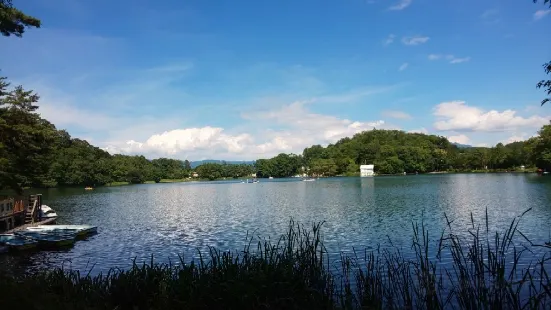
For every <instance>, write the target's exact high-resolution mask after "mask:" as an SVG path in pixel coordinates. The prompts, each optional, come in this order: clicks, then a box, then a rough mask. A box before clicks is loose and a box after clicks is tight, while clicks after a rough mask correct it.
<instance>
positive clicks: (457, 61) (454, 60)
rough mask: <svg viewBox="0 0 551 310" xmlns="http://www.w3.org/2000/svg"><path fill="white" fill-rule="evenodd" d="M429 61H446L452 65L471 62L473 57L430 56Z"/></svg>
mask: <svg viewBox="0 0 551 310" xmlns="http://www.w3.org/2000/svg"><path fill="white" fill-rule="evenodd" d="M427 58H428V59H429V60H439V59H446V60H448V61H449V63H450V64H460V63H463V62H467V61H470V60H471V57H461V58H460V57H455V56H454V55H451V54H448V55H442V54H430V55H429V56H428V57H427Z"/></svg>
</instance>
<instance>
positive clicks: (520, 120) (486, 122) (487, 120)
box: [433, 101, 549, 132]
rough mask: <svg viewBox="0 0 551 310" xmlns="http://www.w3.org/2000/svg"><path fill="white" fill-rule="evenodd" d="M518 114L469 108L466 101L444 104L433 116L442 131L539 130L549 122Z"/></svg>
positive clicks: (436, 109)
mask: <svg viewBox="0 0 551 310" xmlns="http://www.w3.org/2000/svg"><path fill="white" fill-rule="evenodd" d="M516 113H517V112H516V111H513V110H504V111H502V112H499V111H496V110H490V111H484V110H482V109H480V108H477V107H473V106H469V105H467V104H466V103H465V102H464V101H451V102H443V103H440V104H438V105H437V106H436V107H435V108H434V113H433V114H434V116H436V117H437V119H438V121H436V122H435V123H434V127H435V129H437V130H442V131H450V130H452V131H481V132H499V131H509V130H516V129H519V128H539V127H541V126H543V125H545V124H547V123H548V122H549V121H548V119H547V118H544V117H541V116H537V115H534V116H531V117H528V118H524V117H522V116H518V115H517V114H516Z"/></svg>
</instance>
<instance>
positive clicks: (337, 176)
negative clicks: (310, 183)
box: [24, 169, 536, 190]
mask: <svg viewBox="0 0 551 310" xmlns="http://www.w3.org/2000/svg"><path fill="white" fill-rule="evenodd" d="M483 173H490V174H504V173H512V174H521V173H522V174H535V173H536V171H535V170H532V169H527V170H524V171H520V170H512V171H492V170H487V171H431V172H425V173H419V174H414V173H408V174H405V175H404V174H401V173H399V174H375V175H374V176H373V177H389V176H412V175H439V174H483ZM252 178H253V177H248V178H236V179H234V178H225V179H223V178H221V179H214V180H210V179H203V178H191V179H162V180H161V181H160V182H155V181H151V180H150V181H145V182H144V183H130V182H111V183H107V184H105V185H100V186H96V187H94V188H102V187H118V186H130V185H142V184H170V183H191V182H216V181H231V180H246V179H252ZM320 178H322V179H326V178H360V175H359V174H358V175H336V176H331V177H320ZM257 179H258V180H268V178H257ZM273 179H274V180H277V179H300V178H296V177H293V176H289V177H285V178H273ZM83 187H85V186H84V185H75V186H53V187H25V188H24V190H34V189H36V190H40V189H42V190H44V189H54V188H55V189H64V188H66V189H70V188H74V189H80V188H83Z"/></svg>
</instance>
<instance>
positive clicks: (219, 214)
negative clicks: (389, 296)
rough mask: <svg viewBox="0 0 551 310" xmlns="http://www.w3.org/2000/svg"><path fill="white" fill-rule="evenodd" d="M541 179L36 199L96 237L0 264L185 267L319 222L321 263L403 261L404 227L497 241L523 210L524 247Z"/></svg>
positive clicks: (233, 186)
mask: <svg viewBox="0 0 551 310" xmlns="http://www.w3.org/2000/svg"><path fill="white" fill-rule="evenodd" d="M550 189H551V178H547V177H538V176H536V175H528V174H455V175H422V176H421V175H417V176H405V177H375V178H329V179H320V180H317V181H316V182H301V181H300V180H296V179H285V180H270V181H268V180H261V182H260V183H258V184H242V183H240V182H238V181H231V182H204V183H199V182H197V183H173V184H146V185H134V186H122V187H111V188H97V189H95V190H93V191H84V189H51V190H48V191H42V193H43V200H44V203H45V204H47V205H49V206H50V207H52V208H54V209H55V211H56V212H57V213H58V215H59V220H58V223H62V224H92V225H97V226H98V231H99V233H98V234H97V235H95V236H92V237H90V238H89V239H87V240H85V241H80V242H77V243H76V245H75V246H74V247H73V248H71V249H69V250H65V251H57V252H55V251H50V252H47V251H41V252H36V253H32V254H23V255H17V256H13V255H3V256H0V264H1V265H2V266H4V267H5V266H10V267H11V268H14V269H16V268H25V269H34V268H44V267H46V268H49V267H61V266H64V267H65V268H72V269H78V270H81V271H84V272H88V271H90V270H92V273H94V274H95V273H98V272H100V271H106V270H107V269H109V268H111V267H121V268H125V267H128V266H130V265H131V264H132V261H133V259H136V260H137V261H138V262H143V261H149V259H150V258H151V255H154V258H155V260H156V261H158V262H169V261H171V262H175V261H178V256H179V255H184V258H185V260H186V261H189V260H191V259H192V258H193V257H196V254H197V250H198V249H203V250H204V249H206V248H207V247H208V246H213V247H216V248H218V249H222V250H242V249H243V247H244V245H245V244H246V242H247V241H246V236H247V232H249V233H251V232H254V235H258V236H262V237H272V239H273V238H277V237H279V236H280V235H281V234H283V233H285V231H286V229H287V225H288V223H289V220H290V219H291V218H293V219H294V220H296V221H298V222H300V223H304V224H308V225H310V224H311V223H313V222H320V221H325V223H324V225H323V226H322V227H323V229H322V232H323V237H324V243H325V245H326V246H327V248H328V250H329V251H330V252H331V253H338V252H341V251H342V252H346V253H351V252H352V251H353V250H354V249H356V250H358V249H361V250H363V249H366V248H367V249H370V248H376V247H377V246H378V245H379V244H382V245H383V246H388V245H389V240H391V241H392V244H393V245H394V246H396V247H401V248H402V250H403V251H404V252H405V253H406V254H407V253H408V251H411V248H410V241H411V238H412V235H413V232H412V222H418V223H421V221H423V222H424V223H425V224H426V227H427V228H428V229H429V232H430V237H431V239H437V238H438V237H439V236H440V233H441V232H442V230H443V229H444V228H445V227H446V220H445V216H444V215H445V214H446V215H447V216H448V218H449V219H450V220H454V222H453V226H454V229H455V231H456V232H462V233H467V229H468V228H470V227H471V216H470V214H471V213H472V214H473V218H474V220H475V222H477V223H478V224H481V225H482V224H484V217H485V212H486V210H487V212H488V217H489V219H490V222H489V225H490V227H489V228H490V230H494V231H495V230H499V231H502V230H504V229H506V228H507V227H508V225H509V224H510V222H511V220H512V219H513V218H514V217H516V216H519V215H520V214H522V213H523V212H524V211H525V210H527V209H529V208H532V210H531V211H530V212H528V213H527V214H525V215H524V216H523V218H522V220H521V223H520V225H519V228H520V230H521V231H522V232H523V233H524V234H525V235H526V236H527V237H528V238H529V239H530V240H531V241H532V242H534V243H540V244H541V243H544V242H546V241H549V240H550V239H551V238H550V235H551V228H550V225H549V223H551V191H550Z"/></svg>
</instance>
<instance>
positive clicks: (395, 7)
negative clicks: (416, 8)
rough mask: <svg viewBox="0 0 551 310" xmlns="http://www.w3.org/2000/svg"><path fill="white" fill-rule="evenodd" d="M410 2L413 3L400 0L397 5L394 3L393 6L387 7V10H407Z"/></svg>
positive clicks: (410, 0) (408, 0) (407, 0)
mask: <svg viewBox="0 0 551 310" xmlns="http://www.w3.org/2000/svg"><path fill="white" fill-rule="evenodd" d="M411 2H413V1H412V0H400V1H399V2H398V3H396V4H395V5H393V6H391V7H389V8H388V9H389V10H391V11H400V10H403V9H405V8H407V7H408V6H410V5H411Z"/></svg>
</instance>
